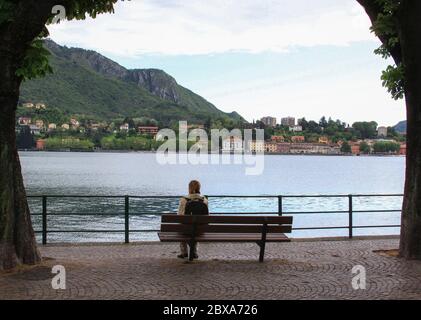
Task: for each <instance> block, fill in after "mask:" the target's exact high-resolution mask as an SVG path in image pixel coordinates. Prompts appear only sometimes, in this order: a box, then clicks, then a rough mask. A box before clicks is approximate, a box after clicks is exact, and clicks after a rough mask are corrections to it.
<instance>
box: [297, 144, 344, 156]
mask: <svg viewBox="0 0 421 320" xmlns="http://www.w3.org/2000/svg"><path fill="white" fill-rule="evenodd" d="M290 153H291V154H325V155H328V154H329V155H336V154H340V153H341V149H340V147H339V146H334V145H326V144H319V143H292V144H291V148H290Z"/></svg>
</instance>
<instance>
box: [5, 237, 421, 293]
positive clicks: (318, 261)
mask: <svg viewBox="0 0 421 320" xmlns="http://www.w3.org/2000/svg"><path fill="white" fill-rule="evenodd" d="M397 248H398V240H397V239H370V240H346V241H339V240H337V241H293V242H291V243H281V244H268V245H267V252H266V261H265V262H264V263H259V262H258V261H257V259H258V246H257V245H255V244H226V243H225V244H222V243H221V244H200V247H199V255H200V259H199V260H198V261H194V262H191V263H190V262H187V261H183V260H180V259H177V258H176V257H175V256H176V253H177V249H178V246H177V244H161V243H138V244H129V245H110V244H107V245H104V244H97V245H48V246H44V247H41V252H42V255H43V257H44V258H45V259H44V261H43V263H42V264H41V265H38V266H33V267H22V268H20V269H19V270H17V271H14V272H12V273H4V272H3V273H0V299H189V300H193V299H421V262H419V261H405V260H402V259H399V258H396V257H393V256H391V255H389V254H384V253H383V254H382V253H379V252H377V251H378V250H392V249H397ZM58 264H59V265H63V266H64V267H65V268H66V278H67V281H66V286H67V287H66V289H65V290H53V289H52V287H51V279H52V277H53V276H54V275H53V274H52V273H51V268H52V266H54V265H58ZM355 265H362V266H364V267H365V268H366V275H367V284H366V289H365V290H354V289H353V288H352V285H351V281H352V277H353V276H354V274H352V272H351V270H352V268H353V267H354V266H355Z"/></svg>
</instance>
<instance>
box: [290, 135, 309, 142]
mask: <svg viewBox="0 0 421 320" xmlns="http://www.w3.org/2000/svg"><path fill="white" fill-rule="evenodd" d="M305 141H306V138H305V137H304V136H292V137H291V142H293V143H301V142H305Z"/></svg>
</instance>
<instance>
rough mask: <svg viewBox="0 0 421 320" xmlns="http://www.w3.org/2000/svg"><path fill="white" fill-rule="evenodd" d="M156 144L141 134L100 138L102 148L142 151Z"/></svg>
mask: <svg viewBox="0 0 421 320" xmlns="http://www.w3.org/2000/svg"><path fill="white" fill-rule="evenodd" d="M157 146H158V143H157V142H156V141H154V140H152V139H148V138H146V137H142V136H108V137H104V138H102V140H101V147H102V148H103V149H104V150H135V151H142V150H151V149H155V148H156V147H157Z"/></svg>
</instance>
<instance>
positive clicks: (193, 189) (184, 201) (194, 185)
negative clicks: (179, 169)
mask: <svg viewBox="0 0 421 320" xmlns="http://www.w3.org/2000/svg"><path fill="white" fill-rule="evenodd" d="M178 214H179V215H208V214H209V209H208V200H207V199H206V197H203V196H202V195H201V194H200V182H199V181H197V180H192V181H190V183H189V195H188V196H186V197H182V198H181V199H180V204H179V206H178ZM180 250H181V254H179V255H178V256H177V257H178V258H180V259H185V258H187V257H188V251H187V243H186V242H181V243H180ZM193 258H194V259H197V258H199V256H198V255H197V244H195V245H194V248H193Z"/></svg>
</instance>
